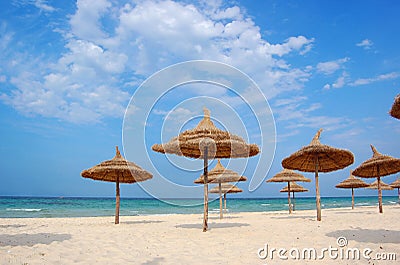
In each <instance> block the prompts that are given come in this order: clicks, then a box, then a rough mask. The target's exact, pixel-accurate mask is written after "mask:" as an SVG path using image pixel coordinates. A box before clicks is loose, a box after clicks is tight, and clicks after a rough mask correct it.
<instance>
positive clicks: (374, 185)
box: [367, 180, 393, 190]
mask: <svg viewBox="0 0 400 265" xmlns="http://www.w3.org/2000/svg"><path fill="white" fill-rule="evenodd" d="M380 185H381V190H393V188H392V187H391V186H390V185H388V184H386V183H385V182H383V181H382V180H381V184H380ZM367 189H373V190H377V189H378V180H375V181H374V182H372V183H371V184H369V185H368V187H367Z"/></svg>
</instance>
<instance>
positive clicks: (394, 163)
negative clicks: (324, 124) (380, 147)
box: [353, 145, 400, 213]
mask: <svg viewBox="0 0 400 265" xmlns="http://www.w3.org/2000/svg"><path fill="white" fill-rule="evenodd" d="M371 149H372V152H373V155H372V158H370V159H368V160H366V161H364V162H363V163H362V164H361V165H359V166H358V168H356V169H355V170H354V171H353V175H354V176H358V177H361V178H377V180H378V202H379V213H383V209H382V190H381V188H380V186H381V185H380V183H381V177H384V176H387V175H391V174H395V173H397V172H399V171H400V159H398V158H394V157H391V156H388V155H382V154H381V153H379V152H378V151H377V150H376V149H375V147H374V146H372V145H371Z"/></svg>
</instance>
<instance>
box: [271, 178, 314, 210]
mask: <svg viewBox="0 0 400 265" xmlns="http://www.w3.org/2000/svg"><path fill="white" fill-rule="evenodd" d="M310 181H311V180H310ZM307 191H308V189H306V188H304V187H302V186H300V185H299V184H297V183H296V182H290V192H292V196H293V197H292V199H293V209H292V210H293V211H294V210H295V206H296V203H295V197H294V193H295V192H307ZM279 192H289V185H287V186H286V187H284V188H283V189H281V190H280V191H279ZM290 192H289V194H290Z"/></svg>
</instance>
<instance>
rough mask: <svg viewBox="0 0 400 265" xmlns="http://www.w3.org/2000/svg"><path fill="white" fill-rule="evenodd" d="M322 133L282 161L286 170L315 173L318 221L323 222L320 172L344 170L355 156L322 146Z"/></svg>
mask: <svg viewBox="0 0 400 265" xmlns="http://www.w3.org/2000/svg"><path fill="white" fill-rule="evenodd" d="M321 132H322V129H320V130H319V131H318V132H317V134H316V135H315V136H314V138H313V139H312V141H311V143H310V144H309V145H307V146H305V147H303V148H301V149H300V150H299V151H297V152H295V153H293V154H292V155H290V156H289V157H287V158H285V159H283V161H282V166H283V167H284V168H288V169H294V170H300V171H303V172H315V191H316V192H315V193H316V205H317V220H318V221H321V196H320V193H319V182H318V172H331V171H335V170H339V169H343V168H345V167H347V166H349V165H351V164H353V162H354V156H353V154H352V153H351V152H350V151H348V150H344V149H338V148H334V147H331V146H328V145H324V144H321V143H320V141H319V137H320V134H321Z"/></svg>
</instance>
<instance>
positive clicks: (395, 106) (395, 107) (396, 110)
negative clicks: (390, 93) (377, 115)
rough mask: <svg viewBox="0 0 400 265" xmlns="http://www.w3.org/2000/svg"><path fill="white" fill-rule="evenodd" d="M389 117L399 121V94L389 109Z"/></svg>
mask: <svg viewBox="0 0 400 265" xmlns="http://www.w3.org/2000/svg"><path fill="white" fill-rule="evenodd" d="M389 113H390V115H392V117H394V118H396V119H400V94H398V95H397V96H396V97H395V99H394V102H393V106H392V108H391V109H390V112H389Z"/></svg>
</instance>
